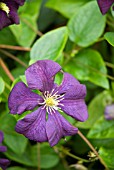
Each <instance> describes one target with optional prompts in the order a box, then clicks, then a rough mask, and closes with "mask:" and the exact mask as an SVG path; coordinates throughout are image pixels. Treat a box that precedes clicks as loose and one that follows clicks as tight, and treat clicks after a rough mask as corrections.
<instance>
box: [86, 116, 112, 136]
mask: <svg viewBox="0 0 114 170" xmlns="http://www.w3.org/2000/svg"><path fill="white" fill-rule="evenodd" d="M87 136H88V138H95V139H104V138H114V121H113V120H110V121H109V120H106V119H105V118H104V116H102V117H101V118H100V119H99V120H97V121H96V123H95V124H94V125H93V127H92V128H91V129H90V131H89V133H88V135H87Z"/></svg>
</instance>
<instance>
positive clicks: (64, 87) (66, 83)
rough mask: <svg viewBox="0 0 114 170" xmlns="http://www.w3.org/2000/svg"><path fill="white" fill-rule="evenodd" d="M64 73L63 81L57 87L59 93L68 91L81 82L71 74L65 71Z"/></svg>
mask: <svg viewBox="0 0 114 170" xmlns="http://www.w3.org/2000/svg"><path fill="white" fill-rule="evenodd" d="M63 75H64V77H63V81H62V83H61V85H60V86H59V87H58V89H57V90H58V93H59V94H61V93H66V92H67V91H68V90H69V89H72V88H73V87H75V86H77V85H79V84H80V83H79V81H78V80H76V79H75V78H74V77H73V76H72V75H71V74H69V73H65V72H64V73H63Z"/></svg>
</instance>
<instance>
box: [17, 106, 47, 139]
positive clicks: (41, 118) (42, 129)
mask: <svg viewBox="0 0 114 170" xmlns="http://www.w3.org/2000/svg"><path fill="white" fill-rule="evenodd" d="M16 131H17V132H18V133H21V134H23V135H24V136H25V137H27V138H28V139H30V140H34V141H37V142H44V141H47V135H46V110H45V109H42V107H40V108H38V110H36V111H34V112H32V113H31V114H28V115H27V116H25V117H24V119H22V120H19V121H18V122H17V124H16Z"/></svg>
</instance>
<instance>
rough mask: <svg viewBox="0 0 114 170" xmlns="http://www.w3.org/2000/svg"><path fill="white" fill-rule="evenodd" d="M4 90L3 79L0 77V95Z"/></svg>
mask: <svg viewBox="0 0 114 170" xmlns="http://www.w3.org/2000/svg"><path fill="white" fill-rule="evenodd" d="M4 89H5V83H4V80H3V78H2V77H0V94H2V93H3V91H4Z"/></svg>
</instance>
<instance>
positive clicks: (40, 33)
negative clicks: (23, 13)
mask: <svg viewBox="0 0 114 170" xmlns="http://www.w3.org/2000/svg"><path fill="white" fill-rule="evenodd" d="M21 20H22V21H23V22H24V23H25V24H26V25H27V26H28V27H29V28H30V29H31V30H33V31H34V32H35V33H36V34H37V35H38V36H39V37H41V36H42V35H43V33H42V32H40V31H39V30H36V29H35V28H34V27H33V26H32V25H31V23H29V22H28V21H27V20H26V19H25V18H21Z"/></svg>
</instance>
